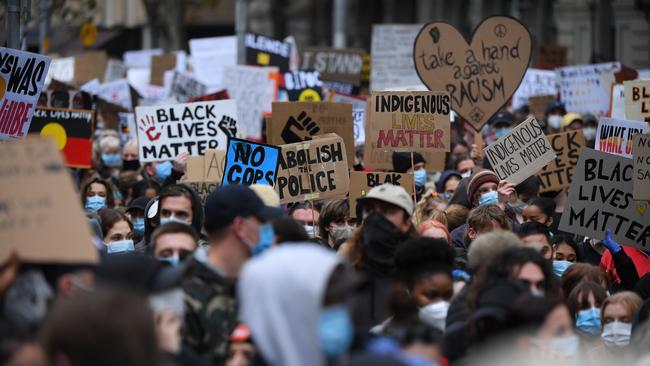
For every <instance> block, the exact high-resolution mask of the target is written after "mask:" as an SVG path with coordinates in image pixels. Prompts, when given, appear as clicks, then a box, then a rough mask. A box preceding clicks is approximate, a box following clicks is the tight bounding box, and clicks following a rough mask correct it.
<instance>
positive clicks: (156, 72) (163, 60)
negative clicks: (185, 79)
mask: <svg viewBox="0 0 650 366" xmlns="http://www.w3.org/2000/svg"><path fill="white" fill-rule="evenodd" d="M175 68H176V54H174V53H168V54H165V55H153V56H151V75H150V76H149V77H150V79H149V84H152V85H158V86H162V85H163V78H164V75H165V71H167V70H174V69H175Z"/></svg>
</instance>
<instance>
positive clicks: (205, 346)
mask: <svg viewBox="0 0 650 366" xmlns="http://www.w3.org/2000/svg"><path fill="white" fill-rule="evenodd" d="M182 286H183V291H184V292H185V324H184V327H183V345H184V346H185V347H187V348H189V349H191V350H193V351H194V352H195V353H197V354H198V355H199V356H201V357H202V358H204V359H207V360H209V362H210V364H213V365H223V364H224V363H225V361H226V358H227V356H228V337H229V336H230V333H231V332H232V331H233V329H234V328H235V326H236V325H237V303H236V295H235V288H236V281H235V280H234V279H229V278H225V277H223V276H222V275H221V274H219V272H218V271H217V270H216V269H215V268H214V267H212V266H211V265H210V264H209V263H208V262H207V251H206V250H205V249H199V250H197V251H196V253H195V255H194V257H192V258H190V259H189V260H188V263H187V269H186V271H185V274H184V276H183V282H182Z"/></svg>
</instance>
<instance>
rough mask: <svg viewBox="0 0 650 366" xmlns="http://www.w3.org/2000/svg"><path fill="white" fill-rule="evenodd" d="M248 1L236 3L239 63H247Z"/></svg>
mask: <svg viewBox="0 0 650 366" xmlns="http://www.w3.org/2000/svg"><path fill="white" fill-rule="evenodd" d="M246 1H247V0H237V2H236V3H235V34H236V35H237V63H238V64H239V65H244V64H245V63H246V8H247V4H246Z"/></svg>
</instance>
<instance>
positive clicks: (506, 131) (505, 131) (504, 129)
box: [494, 127, 512, 139]
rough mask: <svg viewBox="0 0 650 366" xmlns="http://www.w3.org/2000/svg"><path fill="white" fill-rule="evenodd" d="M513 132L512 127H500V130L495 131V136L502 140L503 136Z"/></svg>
mask: <svg viewBox="0 0 650 366" xmlns="http://www.w3.org/2000/svg"><path fill="white" fill-rule="evenodd" d="M511 131H512V128H510V127H500V128H497V129H496V130H494V136H495V137H496V138H497V139H500V138H502V137H503V136H505V135H507V134H509V133H510V132H511Z"/></svg>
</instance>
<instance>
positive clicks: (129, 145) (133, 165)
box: [122, 140, 140, 171]
mask: <svg viewBox="0 0 650 366" xmlns="http://www.w3.org/2000/svg"><path fill="white" fill-rule="evenodd" d="M139 169H140V160H139V153H138V141H137V140H129V141H127V142H126V143H125V144H124V147H123V148H122V171H137V170H139Z"/></svg>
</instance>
